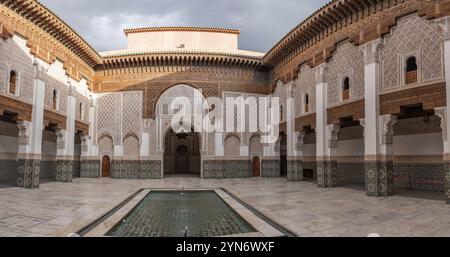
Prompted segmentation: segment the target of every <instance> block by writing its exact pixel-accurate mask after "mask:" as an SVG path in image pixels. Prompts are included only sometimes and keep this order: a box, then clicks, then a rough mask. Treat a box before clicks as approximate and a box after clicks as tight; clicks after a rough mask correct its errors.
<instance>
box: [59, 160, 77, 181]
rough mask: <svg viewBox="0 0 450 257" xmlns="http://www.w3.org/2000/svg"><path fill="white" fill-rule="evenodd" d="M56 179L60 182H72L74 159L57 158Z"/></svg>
mask: <svg viewBox="0 0 450 257" xmlns="http://www.w3.org/2000/svg"><path fill="white" fill-rule="evenodd" d="M55 178H56V181H58V182H64V183H67V182H72V178H73V161H72V160H57V161H56V174H55Z"/></svg>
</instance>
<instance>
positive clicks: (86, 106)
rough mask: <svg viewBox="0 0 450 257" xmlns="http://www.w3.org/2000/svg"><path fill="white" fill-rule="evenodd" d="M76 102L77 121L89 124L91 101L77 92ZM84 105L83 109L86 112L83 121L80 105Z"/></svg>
mask: <svg viewBox="0 0 450 257" xmlns="http://www.w3.org/2000/svg"><path fill="white" fill-rule="evenodd" d="M74 95H75V100H76V105H75V113H76V119H77V120H82V121H84V122H89V107H90V100H89V98H87V97H86V96H84V95H82V94H80V93H78V92H75V93H74ZM81 103H82V104H83V106H82V109H83V112H84V115H83V119H81V116H80V115H81V112H80V104H81Z"/></svg>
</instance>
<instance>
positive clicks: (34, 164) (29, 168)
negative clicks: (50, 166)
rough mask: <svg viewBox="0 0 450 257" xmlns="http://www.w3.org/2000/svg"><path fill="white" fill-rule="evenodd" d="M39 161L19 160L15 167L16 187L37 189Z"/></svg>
mask: <svg viewBox="0 0 450 257" xmlns="http://www.w3.org/2000/svg"><path fill="white" fill-rule="evenodd" d="M39 173H40V160H31V159H19V164H18V166H17V180H16V181H17V186H19V187H23V188H38V187H39Z"/></svg>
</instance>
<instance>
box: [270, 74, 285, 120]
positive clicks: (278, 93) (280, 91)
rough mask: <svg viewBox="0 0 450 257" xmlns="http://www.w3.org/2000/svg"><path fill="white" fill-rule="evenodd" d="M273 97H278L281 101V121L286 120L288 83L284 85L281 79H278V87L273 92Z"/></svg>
mask: <svg viewBox="0 0 450 257" xmlns="http://www.w3.org/2000/svg"><path fill="white" fill-rule="evenodd" d="M272 96H273V97H278V98H279V101H280V114H281V116H282V117H280V120H281V122H284V121H286V98H287V95H286V85H283V83H282V82H281V81H278V83H277V87H276V88H275V91H274V92H273V94H272Z"/></svg>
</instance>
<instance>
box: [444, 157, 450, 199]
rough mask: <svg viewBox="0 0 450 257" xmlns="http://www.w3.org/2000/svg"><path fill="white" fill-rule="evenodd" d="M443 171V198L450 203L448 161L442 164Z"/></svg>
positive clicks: (449, 169) (449, 170) (449, 166)
mask: <svg viewBox="0 0 450 257" xmlns="http://www.w3.org/2000/svg"><path fill="white" fill-rule="evenodd" d="M444 171H445V198H446V200H447V203H448V204H450V163H448V162H446V163H445V164H444Z"/></svg>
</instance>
